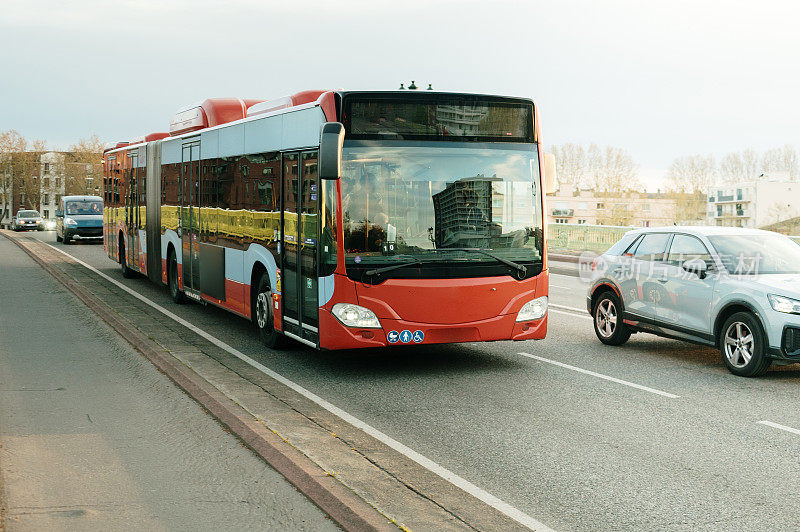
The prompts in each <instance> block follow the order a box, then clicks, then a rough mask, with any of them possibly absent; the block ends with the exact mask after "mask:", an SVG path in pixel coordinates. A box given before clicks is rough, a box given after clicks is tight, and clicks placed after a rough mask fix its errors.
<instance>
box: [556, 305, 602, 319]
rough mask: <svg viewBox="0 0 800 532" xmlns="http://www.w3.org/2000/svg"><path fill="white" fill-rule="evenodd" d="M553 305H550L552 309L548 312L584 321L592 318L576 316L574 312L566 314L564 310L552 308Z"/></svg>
mask: <svg viewBox="0 0 800 532" xmlns="http://www.w3.org/2000/svg"><path fill="white" fill-rule="evenodd" d="M552 306H553V305H550V307H551V308H549V309H548V310H547V312H553V313H555V314H563V315H564V316H572V317H573V318H580V319H582V320H591V319H592V317H591V316H581V315H580V314H575V313H574V312H564V311H563V310H557V309H554V308H552Z"/></svg>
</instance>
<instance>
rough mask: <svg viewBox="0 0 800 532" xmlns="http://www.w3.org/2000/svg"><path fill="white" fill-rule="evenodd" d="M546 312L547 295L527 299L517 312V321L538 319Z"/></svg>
mask: <svg viewBox="0 0 800 532" xmlns="http://www.w3.org/2000/svg"><path fill="white" fill-rule="evenodd" d="M545 314H547V296H542V297H537V298H536V299H534V300H533V301H528V302H527V303H525V304H524V305H522V308H521V309H520V311H519V314H517V321H531V320H540V319H542V318H543V317H544V315H545Z"/></svg>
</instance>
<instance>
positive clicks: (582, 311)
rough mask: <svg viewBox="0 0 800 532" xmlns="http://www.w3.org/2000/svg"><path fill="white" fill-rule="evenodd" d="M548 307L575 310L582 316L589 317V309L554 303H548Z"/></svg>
mask: <svg viewBox="0 0 800 532" xmlns="http://www.w3.org/2000/svg"><path fill="white" fill-rule="evenodd" d="M548 306H549V307H550V308H557V309H559V310H569V311H571V312H577V313H578V314H582V315H583V316H584V317H589V311H588V310H586V309H585V308H578V307H568V306H566V305H556V304H554V303H550V304H549V305H548Z"/></svg>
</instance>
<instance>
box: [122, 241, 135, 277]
mask: <svg viewBox="0 0 800 532" xmlns="http://www.w3.org/2000/svg"><path fill="white" fill-rule="evenodd" d="M119 266H120V268H121V269H122V276H123V277H124V278H126V279H131V278H132V277H133V276H134V275H135V273H134V272H133V270H131V269H130V268H128V257H127V255H125V244H123V243H122V241H120V246H119Z"/></svg>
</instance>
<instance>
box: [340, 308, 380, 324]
mask: <svg viewBox="0 0 800 532" xmlns="http://www.w3.org/2000/svg"><path fill="white" fill-rule="evenodd" d="M332 312H333V315H334V316H336V319H338V320H339V321H341V322H342V323H343V324H345V325H346V326H347V327H360V328H362V329H380V328H381V322H380V321H378V317H377V316H376V315H375V313H374V312H372V311H371V310H370V309H368V308H364V307H359V306H358V305H351V304H350V303H336V304H335V305H334V306H333V309H332Z"/></svg>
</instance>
